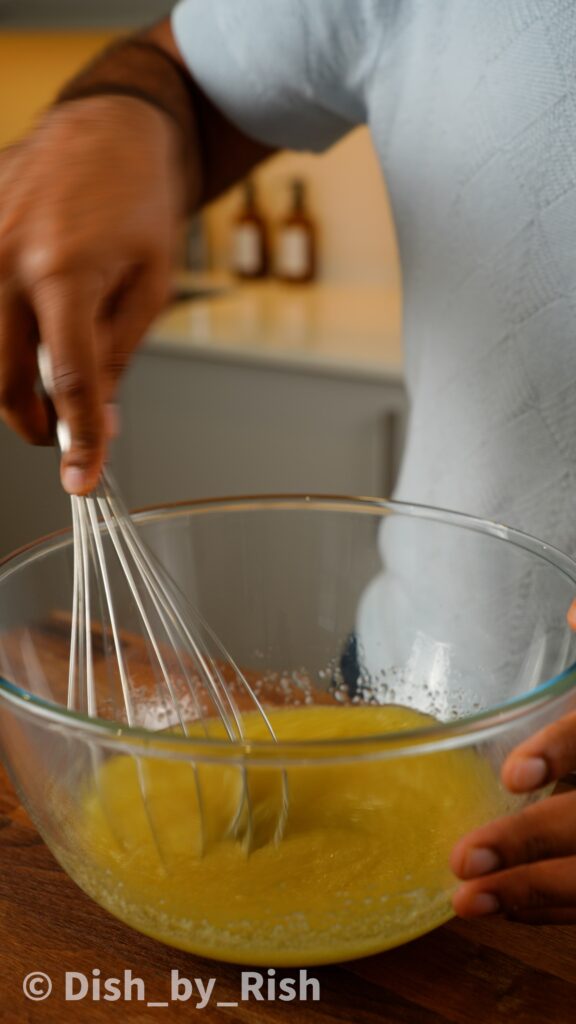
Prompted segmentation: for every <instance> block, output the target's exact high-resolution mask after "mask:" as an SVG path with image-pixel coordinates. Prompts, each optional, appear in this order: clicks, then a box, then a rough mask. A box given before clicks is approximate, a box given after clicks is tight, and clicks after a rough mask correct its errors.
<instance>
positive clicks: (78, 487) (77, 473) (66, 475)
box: [62, 466, 88, 494]
mask: <svg viewBox="0 0 576 1024" xmlns="http://www.w3.org/2000/svg"><path fill="white" fill-rule="evenodd" d="M87 480H88V477H87V475H86V472H85V470H83V469H80V467H79V466H67V467H66V469H65V470H64V472H63V473H62V486H63V487H64V490H66V491H68V494H79V493H80V492H81V491H83V490H84V489H85V487H86V483H87Z"/></svg>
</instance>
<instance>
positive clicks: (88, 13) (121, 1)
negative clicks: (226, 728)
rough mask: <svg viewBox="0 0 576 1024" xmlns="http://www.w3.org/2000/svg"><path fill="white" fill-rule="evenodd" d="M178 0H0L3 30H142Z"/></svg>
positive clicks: (0, 24) (0, 21) (0, 17)
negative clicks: (117, 28)
mask: <svg viewBox="0 0 576 1024" xmlns="http://www.w3.org/2000/svg"><path fill="white" fill-rule="evenodd" d="M175 2H176V0H0V29H3V28H52V29H57V28H115V27H116V26H118V27H126V28H130V27H135V28H136V27H140V26H143V25H146V24H148V23H149V22H151V21H156V20H158V19H159V18H162V17H164V16H165V15H166V14H168V13H169V11H170V10H171V8H172V7H173V6H174V4H175Z"/></svg>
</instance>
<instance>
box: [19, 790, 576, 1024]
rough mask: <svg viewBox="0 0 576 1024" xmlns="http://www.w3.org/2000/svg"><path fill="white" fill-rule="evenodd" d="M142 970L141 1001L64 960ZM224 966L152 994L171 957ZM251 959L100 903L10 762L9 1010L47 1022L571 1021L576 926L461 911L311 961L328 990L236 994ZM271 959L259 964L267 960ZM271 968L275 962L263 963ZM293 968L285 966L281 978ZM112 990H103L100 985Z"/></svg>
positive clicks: (199, 965) (196, 971)
mask: <svg viewBox="0 0 576 1024" xmlns="http://www.w3.org/2000/svg"><path fill="white" fill-rule="evenodd" d="M95 969H99V970H100V972H101V974H100V977H101V978H103V979H104V978H115V977H116V978H117V977H119V976H121V977H124V975H123V972H124V971H125V970H131V971H132V976H133V977H134V978H136V977H138V978H141V979H142V980H143V983H144V986H145V998H144V1001H139V1000H136V998H135V996H136V994H137V991H136V989H134V998H133V1000H132V1001H131V1002H126V1001H124V1000H120V1001H114V1002H110V1001H104V999H103V998H101V999H100V1000H93V999H91V998H90V997H89V996H86V998H84V999H83V1000H81V1001H74V1002H71V1001H66V1000H65V998H64V976H65V972H67V971H68V972H72V971H75V972H79V973H81V974H83V975H84V976H85V977H86V978H88V979H89V981H90V983H92V981H93V975H92V972H93V971H94V970H95ZM176 970H177V971H179V973H180V976H181V977H185V978H188V979H194V978H200V979H201V980H202V981H203V982H204V983H205V984H206V983H207V982H208V980H209V979H210V978H215V979H216V984H215V988H214V993H213V996H212V999H211V1001H210V1002H209V1004H208V1005H207V1007H206V1008H205V1009H203V1010H200V1009H196V1007H195V1003H196V1002H197V1000H198V998H199V997H198V995H197V994H196V992H195V993H194V996H193V998H192V999H191V1000H190V1001H189V1002H179V1003H174V1002H172V1003H171V1004H170V1005H168V1006H166V1007H149V1006H147V1002H159V1001H160V1002H161V1001H165V1000H167V999H168V996H169V994H170V977H171V974H170V972H171V971H176ZM242 970H243V969H242V968H240V967H233V966H230V965H228V964H220V963H215V962H211V961H208V960H203V959H202V958H200V957H194V956H191V955H189V954H186V953H180V952H178V951H177V950H173V949H170V948H168V947H167V946H163V945H161V944H159V943H157V942H154V941H152V940H151V939H146V938H144V937H143V936H141V935H138V934H137V933H136V932H133V931H131V930H130V929H128V928H127V927H125V926H124V925H122V924H120V922H118V921H116V920H115V919H114V918H112V917H111V916H110V915H109V914H107V913H106V912H105V911H104V910H101V909H100V908H99V907H98V906H96V905H95V904H94V903H92V901H91V900H89V899H88V897H87V896H85V895H84V894H83V893H82V892H81V891H80V890H79V889H78V888H77V887H76V886H75V884H74V883H73V882H72V881H71V880H70V879H69V878H68V877H67V876H66V875H65V874H64V872H63V871H62V869H61V868H60V867H59V866H58V865H57V864H56V862H55V861H54V859H53V857H52V855H51V854H50V853H49V851H48V849H47V848H46V847H45V846H44V844H43V842H42V840H41V839H40V838H39V836H38V835H37V833H36V832H35V830H34V828H33V826H32V825H31V824H30V821H29V819H28V817H27V815H26V814H25V812H24V811H23V810H22V808H21V807H20V806H19V805H18V802H17V799H16V797H15V795H14V793H13V790H12V788H11V786H10V784H9V783H8V782H7V780H6V778H5V776H4V775H3V774H0V1021H1V1022H2V1024H4V1022H6V1024H28V1022H36V1021H42V1022H46V1024H65V1022H68V1021H74V1022H78V1021H80V1022H84V1021H88V1022H92V1021H95V1022H100V1021H112V1020H116V1021H121V1022H122V1024H144V1022H146V1021H154V1022H156V1021H168V1022H170V1021H182V1020H196V1019H197V1020H199V1021H200V1020H201V1021H204V1022H207V1024H212V1022H215V1024H224V1022H230V1024H232V1022H234V1024H235V1022H248V1024H261V1022H270V1024H274V1022H276V1021H290V1022H291V1024H328V1022H332V1021H340V1022H342V1021H346V1022H348V1021H349V1022H351V1024H373V1022H376V1021H378V1022H380V1021H383V1022H385V1024H441V1022H442V1024H443V1022H447V1021H449V1022H454V1024H472V1022H473V1024H574V1022H575V1021H576V928H568V927H562V928H560V927H541V928H530V927H527V926H524V925H519V924H510V923H508V922H506V921H503V920H498V919H494V920H491V921H484V922H478V923H469V922H464V921H453V922H451V923H450V924H448V925H445V926H444V927H443V928H439V929H437V930H436V931H435V932H433V933H431V934H430V935H427V936H425V937H424V938H422V939H418V940H416V941H415V942H411V943H409V944H408V945H406V946H403V947H401V948H400V949H396V950H391V951H390V952H388V953H384V954H381V955H380V956H374V957H370V958H368V959H365V960H357V961H354V962H351V963H347V964H342V965H338V966H333V967H322V968H310V969H309V970H308V976H309V977H314V978H317V979H318V981H319V985H320V1000H319V1001H318V1002H313V1001H306V1002H303V1001H293V1002H279V1001H276V1002H257V1001H255V1000H251V1001H249V1002H240V1003H239V1005H238V1006H234V1007H218V1006H217V1005H216V1003H217V1001H220V1002H224V1001H225V1002H233V1001H236V1000H238V999H239V998H240V991H241V989H240V985H241V972H242ZM261 970H262V969H261ZM35 971H43V972H45V973H46V974H48V975H49V976H50V977H51V978H52V980H53V991H52V994H51V995H50V996H49V998H47V999H46V1000H43V1001H38V1002H33V1001H30V1000H29V999H27V998H26V997H25V996H24V994H23V991H22V984H23V980H24V978H25V977H26V976H27V975H28V974H30V973H31V972H35ZM263 973H264V974H266V972H265V971H263ZM295 974H297V972H296V971H294V970H292V971H277V972H276V980H278V979H279V978H281V977H284V976H286V977H289V976H294V975H295ZM103 994H104V993H103V992H102V995H103Z"/></svg>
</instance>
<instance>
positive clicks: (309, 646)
mask: <svg viewBox="0 0 576 1024" xmlns="http://www.w3.org/2000/svg"><path fill="white" fill-rule="evenodd" d="M135 521H136V523H137V527H138V530H139V531H140V532H141V535H142V537H143V538H144V539H145V541H146V543H147V544H148V545H149V546H150V548H151V549H152V550H153V552H155V554H156V555H157V556H158V558H159V559H160V560H161V561H162V563H163V564H164V565H165V566H166V567H167V569H168V570H169V572H170V573H171V575H172V576H173V578H174V579H175V581H176V582H177V584H178V586H179V588H180V589H181V590H182V591H183V592H184V594H185V595H186V597H187V598H188V600H189V601H190V602H191V603H192V604H193V605H194V607H195V608H196V609H198V610H199V611H200V612H201V614H202V616H203V617H204V618H205V619H206V620H207V621H208V622H209V623H210V625H211V627H212V628H213V629H214V631H215V632H216V634H217V635H218V636H219V637H220V639H221V640H222V641H223V643H224V644H225V645H226V647H227V648H228V650H229V651H230V652H231V653H232V655H233V657H234V659H235V661H236V662H237V664H239V665H240V666H241V667H242V669H243V670H244V671H245V672H246V674H247V675H248V677H249V679H250V681H251V682H252V683H253V684H254V686H255V687H256V689H257V692H258V695H259V698H260V700H261V701H262V704H263V706H265V707H266V709H267V710H268V713H269V715H270V717H271V720H272V722H273V724H274V728H275V729H276V733H277V738H278V741H277V742H274V741H272V740H271V739H270V737H269V736H268V735H267V734H266V730H262V728H261V726H260V725H259V724H258V717H257V716H255V715H254V714H253V713H252V714H247V715H246V717H245V728H246V735H247V738H245V739H244V740H243V741H235V742H231V741H229V740H227V739H224V738H223V736H222V735H221V730H220V732H219V731H218V728H216V727H215V728H212V722H209V725H208V733H209V735H205V734H204V733H203V732H202V730H201V729H199V728H198V725H197V723H196V721H195V718H196V715H197V712H196V710H195V709H194V704H193V702H188V704H187V705H186V706H185V707H184V717H185V718H186V720H187V729H188V735H182V732H181V730H180V731H179V730H178V729H177V728H175V727H174V716H171V715H170V708H169V707H168V708H167V706H166V700H165V695H163V694H161V693H159V691H158V689H157V687H156V685H155V684H154V681H153V679H152V678H151V676H150V673H149V671H148V668H149V666H148V658H149V655H148V652H147V649H146V646H145V644H143V642H142V640H141V629H139V622H138V614H137V609H136V608H135V604H134V601H133V599H131V596H130V593H129V589H128V588H127V587H126V585H125V583H124V582H123V580H122V576H121V574H118V576H117V578H116V577H115V578H114V579H113V581H112V582H113V592H114V594H115V601H116V606H117V613H118V617H119V621H120V625H121V632H122V640H123V647H124V650H125V656H126V660H127V666H128V671H129V674H130V676H131V678H132V681H133V685H134V687H135V690H136V691H137V693H138V697H139V699H138V701H137V722H138V724H137V726H135V727H129V726H128V725H127V724H126V715H125V713H124V710H123V704H122V701H121V700H120V699H119V696H118V692H117V685H116V682H115V677H114V673H113V672H112V673H110V672H108V670H107V665H106V658H105V656H104V649H105V637H104V638H103V637H102V626H101V625H100V624H99V622H98V616H97V615H95V616H93V619H92V624H93V643H94V650H93V658H94V665H95V688H96V702H97V710H98V716H99V717H98V718H96V719H94V718H92V719H91V718H89V717H88V716H87V715H86V714H85V713H83V711H82V705H79V707H80V710H74V711H72V710H68V709H67V707H66V700H67V687H68V657H69V630H70V609H71V595H72V545H71V537H70V534H69V533H65V534H59V535H56V536H53V537H49V538H47V539H44V540H41V541H38V542H37V543H35V544H33V545H31V546H30V547H28V548H26V549H25V550H23V551H20V552H18V553H16V554H15V555H13V556H11V557H10V558H8V559H7V560H6V561H5V562H4V563H3V565H2V567H1V568H0V676H1V677H2V679H1V680H0V743H1V747H2V754H3V757H4V760H5V763H6V765H7V767H8V769H9V771H10V774H11V777H12V779H13V780H14V783H15V785H16V787H17V789H18V792H19V794H20V797H21V800H22V802H23V804H24V805H25V806H26V808H27V809H28V811H29V813H30V815H31V816H32V818H33V820H34V822H35V823H36V825H37V827H38V829H39V831H40V832H41V834H42V835H43V837H44V839H45V841H46V842H47V844H48V845H49V847H50V849H51V850H52V851H53V852H54V854H55V855H56V857H57V858H58V859H59V861H60V863H61V864H62V865H63V866H64V868H65V869H66V871H67V872H68V873H69V874H70V875H71V876H72V878H74V879H75V881H76V882H77V883H78V884H79V885H80V886H81V887H82V888H83V889H84V890H85V891H86V892H87V893H89V894H90V895H91V896H92V897H93V898H94V899H95V900H96V901H97V902H98V903H100V904H101V905H103V906H104V907H106V908H107V909H108V910H110V911H111V912H112V913H113V914H115V915H116V916H117V917H119V918H120V919H122V920H123V921H125V922H126V923H128V924H130V925H132V926H133V927H134V928H137V929H139V930H141V931H142V932H144V933H146V934H149V935H152V936H154V937H156V938H158V939H160V940H162V941H164V942H167V943H170V944H172V945H174V946H177V947H180V948H183V949H186V950H190V951H193V952H196V953H200V954H203V955H206V956H209V957H214V958H220V959H225V960H230V961H233V962H238V963H252V964H265V965H268V966H272V965H294V964H299V965H306V964H318V963H326V962H331V961H335V960H343V959H347V958H351V957H356V956H363V955H366V954H369V953H374V952H377V951H379V950H382V949H386V948H388V947H390V946H394V945H398V944H399V943H402V942H405V941H408V940H409V939H411V938H414V937H415V936H416V935H419V934H422V933H423V932H425V931H428V930H430V929H431V928H434V927H436V926H437V925H438V924H440V923H442V922H443V921H445V920H446V919H447V918H448V917H450V915H451V909H450V895H451V893H452V891H453V889H454V887H455V884H456V883H455V879H454V878H453V876H452V875H451V873H450V871H449V868H448V856H449V852H450V849H451V847H452V845H453V843H454V842H455V841H456V839H457V838H458V837H459V836H460V835H462V834H464V833H465V832H467V831H469V830H470V829H471V828H473V827H476V826H478V825H480V824H481V823H482V822H484V821H487V820H489V819H490V818H492V817H495V816H497V815H499V814H502V813H505V812H508V811H510V810H513V809H514V808H518V807H521V806H523V804H524V803H525V802H526V801H525V800H524V799H521V798H513V797H511V796H510V794H507V793H506V792H505V791H504V790H503V788H502V787H501V785H500V783H499V781H498V779H499V771H500V768H501V765H502V763H503V761H504V759H505V757H506V756H507V754H508V753H509V752H510V751H511V750H512V748H513V747H514V746H515V745H517V744H518V743H519V742H520V741H521V740H523V739H524V738H526V737H527V736H529V735H531V734H533V733H534V732H536V731H537V730H539V729H540V728H542V727H543V726H544V725H546V724H547V723H548V722H550V721H552V720H553V719H555V718H557V717H559V716H560V715H562V714H564V713H566V712H567V711H568V710H569V709H570V708H571V707H572V706H573V703H574V692H575V686H576V668H575V666H574V662H575V661H576V637H575V636H574V633H573V632H572V631H571V630H570V629H569V627H568V625H567V621H566V613H567V611H568V608H569V606H570V604H571V603H572V600H573V598H574V596H575V594H576V564H575V563H574V562H573V561H572V560H571V559H569V558H568V557H566V556H565V555H563V554H561V553H560V552H558V551H556V550H554V549H553V548H550V547H549V546H548V545H546V544H544V543H542V542H540V541H538V540H535V539H533V538H531V537H528V536H526V535H523V534H520V533H518V532H515V531H514V530H511V529H508V528H506V527H504V526H500V525H497V524H494V523H489V522H485V521H482V520H479V519H474V518H471V517H467V516H462V515H458V514H455V513H449V512H444V511H441V510H436V509H431V508H424V507H418V506H408V505H402V504H398V503H393V502H386V501H376V500H368V499H348V498H336V497H335V498H332V497H313V498H309V497H255V498H239V499H222V500H214V501H199V502H194V503H188V504H181V505H177V506H170V507H167V508H160V509H157V510H152V511H146V512H143V513H140V514H139V515H138V516H137V517H136V519H135ZM103 541H104V544H106V543H108V542H107V540H106V537H105V536H104V538H103ZM99 629H100V632H99ZM139 635H140V638H139ZM286 793H287V799H288V809H287V818H286V822H285V825H284V828H283V837H282V838H281V840H280V841H279V842H277V841H275V840H274V832H275V829H276V827H277V825H278V822H279V817H280V815H281V812H282V811H281V809H282V799H283V796H284V794H286ZM247 795H248V799H249V801H250V806H251V812H252V817H253V830H252V839H251V841H250V845H249V848H248V846H247V840H246V831H245V830H244V831H243V830H242V828H239V824H238V823H239V820H240V816H241V815H240V810H241V807H242V806H244V805H245V803H246V798H247Z"/></svg>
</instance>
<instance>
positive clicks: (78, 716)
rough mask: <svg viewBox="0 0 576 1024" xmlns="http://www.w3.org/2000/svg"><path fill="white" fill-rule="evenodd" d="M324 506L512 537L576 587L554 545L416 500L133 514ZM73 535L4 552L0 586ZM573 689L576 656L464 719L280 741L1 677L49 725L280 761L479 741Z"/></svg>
mask: <svg viewBox="0 0 576 1024" xmlns="http://www.w3.org/2000/svg"><path fill="white" fill-rule="evenodd" d="M323 508H324V509H332V510H333V511H335V512H345V511H356V512H362V513H364V514H368V515H369V514H374V515H381V516H382V518H384V517H385V516H386V515H391V514H394V513H396V514H400V515H407V516H413V517H415V518H419V519H429V520H432V521H435V522H440V523H445V524H447V525H453V526H456V527H459V528H461V529H464V530H468V531H471V532H473V533H481V534H484V535H485V536H492V537H494V538H496V539H497V540H500V541H503V542H505V543H506V542H507V543H512V544H513V545H514V546H516V547H520V548H522V549H524V550H525V551H528V552H530V553H531V554H533V555H534V556H536V557H538V558H541V559H542V560H543V561H545V562H548V563H549V564H550V565H552V566H553V567H554V568H556V569H557V570H558V571H559V572H561V573H562V574H563V575H564V576H566V577H567V578H568V579H569V580H570V581H571V582H572V583H574V585H575V587H576V560H575V559H573V558H571V557H570V556H569V555H566V554H565V553H564V552H563V551H561V550H560V549H559V548H556V547H554V545H552V544H548V543H547V542H546V541H542V540H539V539H538V538H537V537H534V536H533V535H532V534H529V533H526V532H524V531H522V530H518V529H516V528H515V527H512V526H507V525H505V524H503V523H499V522H496V521H495V520H491V519H483V518H481V517H479V516H472V515H469V514H467V513H465V512H454V511H452V510H450V509H444V508H441V507H437V506H432V505H423V504H419V503H417V502H405V501H396V500H392V499H388V498H371V497H364V496H361V497H356V496H350V495H341V494H311V493H302V494H290V493H288V494H246V495H239V496H225V497H216V498H195V499H188V500H186V499H185V500H182V501H174V502H167V503H165V504H162V505H148V506H144V507H142V508H139V509H137V510H135V511H134V512H132V513H131V515H132V516H133V517H134V518H135V519H136V520H137V521H143V522H146V521H148V522H151V521H154V520H155V519H163V518H165V517H166V516H168V515H174V514H176V515H177V514H181V515H186V514H190V513H193V514H198V515H200V514H207V513H209V512H211V511H214V510H216V509H220V510H223V511H224V510H225V511H228V512H234V511H240V510H242V509H244V510H246V509H249V510H253V511H256V510H260V511H262V510H265V509H284V510H286V509H292V510H298V509H299V510H305V509H308V510H313V509H319V510H321V509H323ZM71 534H72V529H71V527H64V528H63V529H60V530H56V531H53V532H51V533H49V534H45V535H44V536H42V537H39V538H38V539H37V540H34V541H31V542H29V543H28V544H25V545H23V546H22V547H20V548H18V549H17V550H16V551H14V552H11V553H10V554H8V555H5V556H4V557H3V558H0V586H1V584H2V583H3V582H4V580H5V579H7V577H8V576H10V575H11V574H12V573H13V572H16V571H18V569H21V568H23V567H24V566H25V565H28V564H30V563H31V562H33V561H34V560H35V559H36V558H42V557H45V556H46V555H48V554H50V553H51V552H53V551H55V550H57V549H58V548H59V547H61V546H64V545H65V544H66V545H67V544H69V543H70V540H71ZM572 688H574V689H576V662H573V663H572V664H571V665H569V666H568V667H567V668H565V669H564V670H563V671H562V672H560V673H559V674H558V675H556V676H553V677H552V678H551V679H547V680H545V681H544V682H542V683H540V685H539V686H537V687H535V688H534V690H531V691H529V693H526V694H521V695H520V696H518V697H513V698H512V699H511V700H508V701H503V702H502V703H500V704H496V705H492V706H491V707H490V708H487V709H485V710H483V711H478V712H475V713H474V714H473V715H464V716H462V718H458V719H454V720H451V721H449V722H439V723H438V724H436V725H432V726H423V727H420V728H417V729H410V730H405V731H396V732H388V733H373V734H368V735H366V734H365V735H361V736H356V737H353V736H351V737H345V738H342V737H339V738H337V739H308V740H278V741H275V740H270V739H268V740H245V739H244V740H242V739H239V740H229V739H214V738H208V737H196V736H194V737H192V736H184V735H180V734H177V733H166V732H162V731H154V730H151V729H145V728H143V727H140V726H129V725H126V724H124V723H122V722H116V721H111V720H108V719H104V718H97V717H89V716H88V715H85V714H82V713H81V712H78V711H69V710H68V709H67V708H65V707H63V706H61V705H59V704H55V703H53V702H51V701H47V700H44V699H43V698H41V697H38V696H36V695H35V694H33V693H30V691H28V690H24V689H23V688H22V687H19V686H17V685H16V684H14V683H10V682H9V681H8V680H6V679H4V678H3V677H2V676H0V698H1V699H5V700H7V701H8V702H9V703H14V704H16V705H17V706H18V707H19V708H20V709H21V710H23V711H25V712H28V713H31V714H32V715H33V717H39V718H42V719H44V720H45V721H46V723H47V725H49V726H55V727H57V728H60V729H62V727H69V728H71V729H72V730H73V731H74V732H79V733H88V734H89V735H90V736H91V737H92V738H96V737H100V739H101V740H102V741H103V742H105V743H106V744H107V745H116V744H117V745H118V746H119V747H122V746H126V745H127V744H128V745H129V746H130V748H133V747H136V748H138V747H139V746H141V747H145V748H146V754H147V756H150V755H151V753H152V752H151V750H150V743H151V742H153V744H154V748H155V753H156V755H157V756H161V755H162V750H163V749H164V750H165V751H166V750H168V751H169V752H170V753H172V754H175V753H176V751H178V749H179V748H181V752H182V754H184V752H185V751H186V750H189V749H190V748H191V747H194V749H195V750H198V751H205V752H206V753H210V752H212V753H213V755H214V757H215V758H216V759H218V760H221V759H222V757H223V755H224V754H225V755H226V759H227V760H228V759H230V760H234V758H235V757H238V756H240V757H243V756H245V755H258V754H260V755H264V757H266V756H268V757H269V758H271V759H272V760H273V761H274V762H276V761H277V760H278V759H282V757H283V756H284V755H287V756H290V754H291V753H292V754H295V755H296V754H298V753H303V752H307V751H309V752H312V751H316V752H326V753H327V755H328V756H329V755H330V754H332V755H334V756H337V752H338V751H339V752H340V753H341V755H345V753H346V751H349V752H350V751H352V749H353V750H354V753H353V754H352V756H353V758H354V759H356V757H357V756H362V751H365V752H366V755H367V756H373V755H374V752H375V750H378V753H384V754H385V752H386V751H389V752H390V753H391V754H392V753H393V754H394V755H395V756H398V755H399V754H408V753H409V752H410V751H417V752H419V753H423V752H428V751H431V750H433V751H436V750H441V749H443V748H445V747H454V746H460V745H468V744H470V743H471V742H472V741H476V742H478V741H480V740H484V739H486V738H487V736H490V735H491V734H492V733H493V732H494V731H500V730H502V729H504V728H505V727H507V726H508V725H509V724H510V723H511V722H513V721H518V720H519V719H522V718H527V717H528V716H529V715H530V713H531V712H532V711H533V710H534V708H541V707H542V706H543V705H550V704H552V703H553V702H554V701H555V700H556V699H557V698H559V697H561V696H563V695H564V694H565V693H566V692H567V691H568V690H570V689H572ZM136 752H137V750H136ZM299 759H300V758H299ZM259 760H260V759H259ZM262 763H265V762H264V761H263V762H262Z"/></svg>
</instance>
